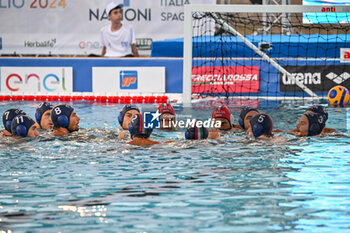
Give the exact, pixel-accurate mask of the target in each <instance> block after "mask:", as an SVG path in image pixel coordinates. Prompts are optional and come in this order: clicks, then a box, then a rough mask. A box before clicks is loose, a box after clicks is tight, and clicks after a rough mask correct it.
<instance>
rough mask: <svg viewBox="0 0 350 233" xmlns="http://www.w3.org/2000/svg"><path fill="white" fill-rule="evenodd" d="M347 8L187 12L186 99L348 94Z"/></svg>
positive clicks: (188, 8)
mask: <svg viewBox="0 0 350 233" xmlns="http://www.w3.org/2000/svg"><path fill="white" fill-rule="evenodd" d="M349 12H350V6H301V5H288V6H285V5H268V6H267V5H213V6H209V5H185V34H184V35H185V36H184V73H183V80H184V82H183V99H184V102H188V101H191V98H193V97H196V96H199V97H208V96H223V97H240V98H246V99H247V98H270V99H271V98H272V99H284V98H315V99H318V98H326V97H327V93H328V91H329V89H331V88H332V87H333V86H336V85H342V86H345V87H347V88H348V89H349V88H350V63H349V62H350V13H349Z"/></svg>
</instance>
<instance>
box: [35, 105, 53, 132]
mask: <svg viewBox="0 0 350 233" xmlns="http://www.w3.org/2000/svg"><path fill="white" fill-rule="evenodd" d="M52 109H53V105H52V104H51V103H49V102H42V103H40V104H39V105H38V107H37V109H36V112H35V120H36V122H37V123H38V124H39V127H40V128H41V129H46V130H48V129H52V128H53V124H52V121H51V110H52Z"/></svg>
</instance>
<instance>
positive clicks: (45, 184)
mask: <svg viewBox="0 0 350 233" xmlns="http://www.w3.org/2000/svg"><path fill="white" fill-rule="evenodd" d="M255 104H256V103H255ZM257 104H259V103H257ZM305 106H307V105H303V106H301V107H295V105H291V104H289V103H285V104H282V105H279V106H278V107H276V106H274V107H269V106H267V107H266V108H263V109H262V110H263V111H265V112H267V113H269V114H271V115H272V118H273V119H274V120H275V126H276V128H280V129H291V128H292V127H293V126H295V123H296V121H297V118H298V117H299V115H300V114H301V113H302V112H303V110H304V109H305ZM0 107H1V108H0V110H1V111H2V112H3V111H4V110H5V109H7V108H8V107H9V106H8V105H2V106H0ZM12 107H13V106H12ZM18 107H21V108H23V109H24V110H25V111H26V112H27V113H31V112H34V109H35V105H33V104H26V103H24V104H20V105H19V106H18ZM74 107H75V108H76V111H77V113H78V115H79V116H80V117H81V126H82V127H83V128H85V129H83V130H81V131H80V132H76V133H74V134H72V135H69V136H64V137H60V138H56V137H53V136H52V135H51V134H49V133H47V134H41V136H40V137H38V138H36V139H29V140H27V139H25V140H24V139H22V140H12V139H9V138H1V139H0V231H1V230H3V231H8V230H12V231H15V232H17V231H35V232H82V231H111V232H112V231H115V229H118V230H119V231H122V232H124V231H127V232H128V231H131V232H146V231H147V232H174V231H175V232H190V231H194V232H198V231H210V232H266V231H269V232H294V231H303V232H312V231H324V232H332V231H333V232H344V231H346V230H349V228H350V212H349V207H350V182H349V181H350V172H349V171H350V155H349V154H350V149H349V148H350V146H349V143H350V140H349V139H348V138H347V137H337V138H335V137H323V138H294V137H293V136H290V135H285V134H281V136H283V137H285V143H280V144H274V143H270V142H266V141H256V140H252V139H249V138H246V136H245V134H242V133H229V134H224V135H223V138H222V140H221V141H197V142H192V141H184V140H183V132H162V131H156V132H155V133H154V134H153V135H152V136H153V139H154V140H158V141H165V140H169V139H171V140H175V142H174V143H170V144H160V145H155V146H152V147H135V146H131V145H126V144H125V142H124V141H122V140H119V139H117V135H118V132H119V131H118V129H117V127H116V126H117V123H116V122H117V113H118V111H119V110H120V109H121V106H120V105H110V106H104V105H83V104H76V105H75V106H74ZM230 108H231V109H234V115H235V116H238V111H239V108H238V107H237V106H230ZM175 109H176V111H177V112H179V113H184V114H183V115H187V114H192V115H193V116H196V117H203V118H202V119H207V118H208V117H209V116H210V113H211V109H212V103H210V102H206V103H199V104H197V105H195V106H194V108H193V110H189V109H182V108H181V106H175ZM185 112H186V114H185ZM32 115H34V113H33V114H32ZM329 115H330V119H329V125H330V127H332V128H336V129H337V130H339V131H341V132H344V133H345V135H346V136H349V135H348V133H347V132H346V131H345V130H344V125H343V124H339V120H342V121H344V120H345V119H347V115H346V111H344V109H340V110H339V109H329Z"/></svg>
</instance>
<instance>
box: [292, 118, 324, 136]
mask: <svg viewBox="0 0 350 233" xmlns="http://www.w3.org/2000/svg"><path fill="white" fill-rule="evenodd" d="M324 127H325V121H324V117H323V116H322V115H320V114H318V113H305V114H304V115H302V116H301V117H300V119H299V123H298V124H297V128H296V131H295V136H297V137H305V136H317V135H319V134H321V132H322V130H323V128H324Z"/></svg>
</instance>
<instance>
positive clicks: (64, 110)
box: [51, 104, 74, 129]
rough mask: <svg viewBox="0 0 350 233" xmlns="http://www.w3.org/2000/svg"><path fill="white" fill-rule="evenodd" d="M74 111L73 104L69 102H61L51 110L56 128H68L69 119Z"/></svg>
mask: <svg viewBox="0 0 350 233" xmlns="http://www.w3.org/2000/svg"><path fill="white" fill-rule="evenodd" d="M73 111H74V108H72V106H70V105H67V104H60V105H57V106H55V107H54V108H53V109H52V110H51V121H52V124H53V126H54V127H55V128H60V127H62V128H67V129H68V126H69V119H70V116H71V114H72V112H73Z"/></svg>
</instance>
